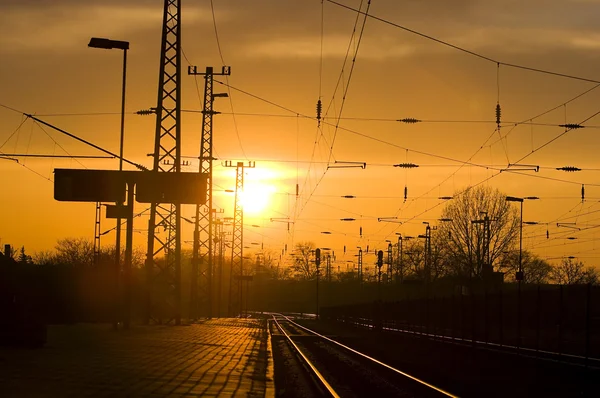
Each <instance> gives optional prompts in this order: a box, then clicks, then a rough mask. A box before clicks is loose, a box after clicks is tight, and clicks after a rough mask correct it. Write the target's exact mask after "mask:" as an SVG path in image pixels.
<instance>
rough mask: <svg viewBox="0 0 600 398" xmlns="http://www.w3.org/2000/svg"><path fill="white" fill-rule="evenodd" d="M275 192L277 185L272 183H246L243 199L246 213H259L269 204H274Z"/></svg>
mask: <svg viewBox="0 0 600 398" xmlns="http://www.w3.org/2000/svg"><path fill="white" fill-rule="evenodd" d="M274 193H275V187H274V186H272V185H267V184H262V183H258V182H250V183H246V184H244V192H242V195H241V200H242V206H243V208H244V214H247V215H259V214H261V213H262V212H263V211H264V210H265V209H267V208H268V206H269V205H272V203H271V202H272V196H273V194H274Z"/></svg>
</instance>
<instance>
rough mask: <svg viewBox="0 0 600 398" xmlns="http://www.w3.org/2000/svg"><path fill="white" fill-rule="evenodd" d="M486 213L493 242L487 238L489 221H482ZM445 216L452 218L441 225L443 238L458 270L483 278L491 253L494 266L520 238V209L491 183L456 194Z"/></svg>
mask: <svg viewBox="0 0 600 398" xmlns="http://www.w3.org/2000/svg"><path fill="white" fill-rule="evenodd" d="M486 216H487V220H489V221H488V222H487V226H488V228H489V242H487V239H486V238H485V235H486V224H485V223H483V222H482V221H483V220H485V217H486ZM442 217H443V218H444V219H447V220H449V221H447V222H443V223H441V224H440V225H439V227H438V233H439V236H440V238H441V239H444V240H446V242H447V245H446V250H447V253H448V261H449V263H450V264H451V266H452V267H453V268H454V272H455V273H457V274H458V275H462V276H464V277H476V278H481V277H482V273H483V272H485V270H484V268H485V264H487V262H488V258H487V257H488V256H489V265H490V266H492V265H493V264H494V263H495V262H496V260H498V259H499V258H500V257H501V256H502V253H503V252H505V251H508V250H509V249H511V248H512V247H513V246H514V245H515V244H516V242H518V237H519V223H520V220H519V215H518V211H517V209H516V208H515V207H514V206H510V203H508V202H506V196H505V195H504V194H502V193H501V192H500V191H498V190H497V189H493V188H491V187H487V186H477V187H474V188H468V189H467V190H466V191H464V192H462V193H460V194H456V195H455V196H454V199H453V200H451V201H449V202H448V204H447V205H446V207H445V208H444V210H443V212H442ZM473 221H478V222H477V223H473ZM486 243H488V244H489V254H488V251H487V249H488V244H486Z"/></svg>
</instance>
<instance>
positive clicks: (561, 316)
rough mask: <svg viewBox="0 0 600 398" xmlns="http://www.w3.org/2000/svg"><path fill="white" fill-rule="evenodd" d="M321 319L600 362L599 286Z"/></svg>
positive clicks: (446, 300) (454, 299)
mask: <svg viewBox="0 0 600 398" xmlns="http://www.w3.org/2000/svg"><path fill="white" fill-rule="evenodd" d="M321 316H322V318H326V319H331V320H337V321H343V322H350V323H355V324H362V325H370V326H371V327H373V326H375V327H381V328H388V329H395V330H400V331H405V332H411V333H417V334H428V335H438V336H444V337H445V338H447V339H454V340H462V341H466V342H471V343H473V344H475V343H477V344H495V345H499V346H510V347H513V348H518V349H528V350H531V351H535V352H538V353H541V352H547V353H554V354H556V355H558V356H561V355H562V356H576V357H580V358H584V359H585V361H586V363H587V361H588V358H598V359H600V287H599V286H591V285H571V286H562V285H539V286H531V285H523V286H522V287H521V288H516V287H515V286H513V287H510V286H508V287H503V288H501V289H497V290H495V291H494V292H485V291H484V292H482V293H480V294H469V295H466V294H463V293H462V292H455V293H454V294H452V295H447V296H444V297H436V296H435V295H432V294H430V295H428V296H427V297H422V298H418V299H411V298H410V297H407V298H405V299H403V300H401V301H397V302H374V303H369V304H356V305H345V306H336V307H326V308H322V309H321Z"/></svg>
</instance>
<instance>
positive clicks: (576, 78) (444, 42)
mask: <svg viewBox="0 0 600 398" xmlns="http://www.w3.org/2000/svg"><path fill="white" fill-rule="evenodd" d="M326 1H327V2H329V3H331V4H335V5H337V6H339V7H342V8H345V9H347V10H350V11H353V12H356V13H359V14H363V15H365V17H369V18H371V19H374V20H377V21H379V22H382V23H384V24H386V25H390V26H393V27H395V28H398V29H402V30H404V31H406V32H409V33H412V34H415V35H417V36H420V37H423V38H425V39H428V40H431V41H434V42H436V43H439V44H442V45H444V46H446V47H450V48H453V49H455V50H458V51H461V52H464V53H466V54H469V55H472V56H474V57H477V58H480V59H482V60H484V61H488V62H492V63H495V64H497V65H502V66H507V67H510V68H516V69H523V70H528V71H531V72H537V73H542V74H547V75H552V76H558V77H564V78H568V79H573V80H580V81H584V82H590V83H597V84H600V81H599V80H594V79H588V78H585V77H580V76H575V75H569V74H565V73H558V72H553V71H549V70H545V69H539V68H532V67H529V66H524V65H519V64H513V63H509V62H503V61H499V60H496V59H493V58H490V57H488V56H485V55H483V54H480V53H477V52H475V51H471V50H468V49H466V48H463V47H460V46H457V45H455V44H452V43H449V42H447V41H444V40H441V39H438V38H436V37H433V36H430V35H427V34H425V33H421V32H418V31H416V30H414V29H410V28H407V27H406V26H402V25H399V24H397V23H394V22H391V21H389V20H387V19H384V18H381V17H377V16H375V15H372V14H367V13H366V12H363V11H361V10H358V9H356V8H353V7H350V6H347V5H345V4H342V3H339V2H337V1H335V0H326Z"/></svg>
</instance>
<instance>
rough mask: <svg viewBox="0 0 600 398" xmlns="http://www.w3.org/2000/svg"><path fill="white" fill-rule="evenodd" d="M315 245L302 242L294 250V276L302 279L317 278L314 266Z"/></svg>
mask: <svg viewBox="0 0 600 398" xmlns="http://www.w3.org/2000/svg"><path fill="white" fill-rule="evenodd" d="M314 250H315V244H314V243H313V242H300V243H298V244H296V249H295V250H294V263H293V264H292V266H291V268H292V271H293V272H294V274H295V275H296V276H297V277H298V278H300V279H306V280H308V279H313V278H314V277H315V276H316V271H317V270H316V267H315V265H314V261H313V257H314V254H313V253H314Z"/></svg>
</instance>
